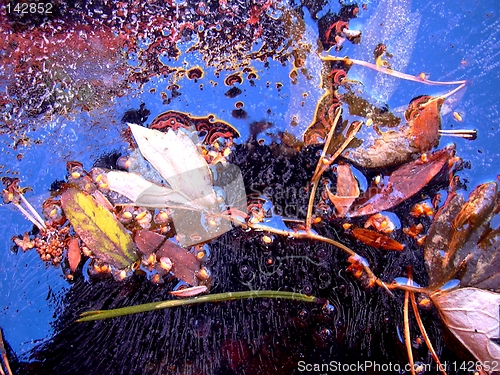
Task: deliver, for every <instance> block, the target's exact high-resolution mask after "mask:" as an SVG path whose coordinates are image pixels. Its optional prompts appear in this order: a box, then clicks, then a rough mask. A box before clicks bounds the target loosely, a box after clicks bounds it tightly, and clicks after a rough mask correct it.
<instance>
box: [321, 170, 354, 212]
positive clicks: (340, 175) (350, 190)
mask: <svg viewBox="0 0 500 375" xmlns="http://www.w3.org/2000/svg"><path fill="white" fill-rule="evenodd" d="M326 193H327V194H328V199H330V201H331V202H332V203H333V205H334V206H335V209H336V210H337V212H338V217H344V216H345V215H346V213H347V212H348V211H349V209H350V208H351V205H352V203H353V202H354V201H355V200H356V198H358V197H359V186H358V181H357V180H356V178H355V177H354V175H353V174H352V171H351V166H350V165H348V164H339V165H338V166H337V194H333V193H332V192H331V191H330V189H329V188H328V186H326Z"/></svg>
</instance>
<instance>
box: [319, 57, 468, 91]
mask: <svg viewBox="0 0 500 375" xmlns="http://www.w3.org/2000/svg"><path fill="white" fill-rule="evenodd" d="M320 59H321V60H323V61H343V62H344V63H345V64H346V65H354V64H356V65H361V66H364V67H365V68H370V69H373V70H376V71H377V72H380V73H384V74H387V75H390V76H393V77H397V78H401V79H405V80H407V81H413V82H420V83H424V84H426V85H462V84H465V83H467V81H465V80H464V81H443V82H439V81H431V80H429V79H427V78H422V77H420V76H412V75H411V74H406V73H402V72H398V71H397V70H392V69H389V68H386V67H383V66H377V65H375V64H372V63H369V62H367V61H362V60H356V59H350V58H349V57H336V56H320Z"/></svg>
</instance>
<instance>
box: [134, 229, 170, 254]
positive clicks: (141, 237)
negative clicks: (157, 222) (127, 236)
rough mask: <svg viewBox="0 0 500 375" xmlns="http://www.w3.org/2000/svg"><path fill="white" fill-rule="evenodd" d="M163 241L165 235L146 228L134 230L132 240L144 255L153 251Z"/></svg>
mask: <svg viewBox="0 0 500 375" xmlns="http://www.w3.org/2000/svg"><path fill="white" fill-rule="evenodd" d="M164 241H165V236H162V235H161V234H158V233H155V232H151V231H150V230H146V229H143V230H140V231H138V232H136V234H135V236H134V242H135V244H136V245H137V248H138V249H139V251H140V252H141V253H142V254H144V255H146V256H150V255H151V254H153V253H155V252H156V251H157V250H158V248H159V247H160V245H161V244H162V243H163V242H164Z"/></svg>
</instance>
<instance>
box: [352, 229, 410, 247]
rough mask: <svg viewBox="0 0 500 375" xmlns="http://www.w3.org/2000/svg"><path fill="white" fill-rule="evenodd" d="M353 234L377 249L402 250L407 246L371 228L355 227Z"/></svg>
mask: <svg viewBox="0 0 500 375" xmlns="http://www.w3.org/2000/svg"><path fill="white" fill-rule="evenodd" d="M352 234H353V235H354V237H355V238H356V239H357V240H359V241H361V242H363V243H365V244H367V245H368V246H371V247H374V248H375V249H383V250H396V251H402V250H403V249H404V248H405V246H404V245H403V244H400V243H399V242H398V241H396V240H393V239H392V238H390V237H388V236H386V235H385V234H382V233H378V232H375V231H373V230H370V229H364V228H355V229H353V230H352Z"/></svg>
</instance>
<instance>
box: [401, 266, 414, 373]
mask: <svg viewBox="0 0 500 375" xmlns="http://www.w3.org/2000/svg"><path fill="white" fill-rule="evenodd" d="M411 284H413V282H412V275H411V268H409V269H408V285H411ZM410 293H411V292H410V291H408V290H407V291H406V292H405V302H404V306H403V319H404V331H405V344H406V352H407V353H408V361H409V362H410V366H411V373H412V375H415V362H414V361H413V352H412V350H411V336H410V321H409V319H408V300H409V297H410Z"/></svg>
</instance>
